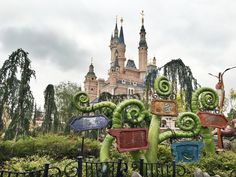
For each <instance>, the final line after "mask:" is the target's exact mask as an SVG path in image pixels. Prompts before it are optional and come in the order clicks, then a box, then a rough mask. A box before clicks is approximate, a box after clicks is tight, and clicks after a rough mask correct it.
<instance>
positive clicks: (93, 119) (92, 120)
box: [70, 115, 109, 132]
mask: <svg viewBox="0 0 236 177" xmlns="http://www.w3.org/2000/svg"><path fill="white" fill-rule="evenodd" d="M108 123H109V119H108V118H107V117H105V116H103V115H97V116H81V117H77V118H75V119H74V120H73V121H72V122H71V124H70V126H71V127H72V128H73V129H74V130H75V131H77V132H80V131H85V130H96V129H102V128H105V127H106V126H107V125H108Z"/></svg>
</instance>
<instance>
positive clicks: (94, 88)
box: [84, 17, 157, 101]
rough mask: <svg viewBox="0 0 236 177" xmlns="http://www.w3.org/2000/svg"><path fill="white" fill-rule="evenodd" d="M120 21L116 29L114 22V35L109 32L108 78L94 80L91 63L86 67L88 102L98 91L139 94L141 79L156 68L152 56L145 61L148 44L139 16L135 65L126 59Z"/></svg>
mask: <svg viewBox="0 0 236 177" xmlns="http://www.w3.org/2000/svg"><path fill="white" fill-rule="evenodd" d="M122 22H123V19H121V27H120V30H118V27H117V22H116V24H115V29H114V34H112V35H111V40H110V46H109V47H110V51H111V62H110V69H109V71H108V79H107V80H105V79H97V76H96V74H95V72H94V66H93V64H92V63H91V64H90V66H89V72H88V73H87V74H86V76H85V81H84V89H85V91H86V92H87V93H88V94H89V97H90V100H91V101H93V100H95V99H96V98H97V97H98V96H99V95H100V93H102V92H109V93H110V94H112V95H117V94H135V93H138V94H140V95H141V96H142V95H143V94H144V89H145V85H144V79H145V76H146V73H147V72H149V71H151V70H153V69H156V68H157V66H156V58H155V57H154V58H153V61H152V62H151V63H150V64H148V45H147V41H146V30H145V28H144V18H143V17H142V25H141V29H140V32H139V36H140V40H139V44H138V54H139V58H138V60H139V65H138V67H137V66H136V64H135V62H134V60H131V59H128V60H127V61H126V56H125V52H126V44H125V38H124V32H123V26H122Z"/></svg>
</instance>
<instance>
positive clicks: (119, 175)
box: [116, 158, 122, 177]
mask: <svg viewBox="0 0 236 177" xmlns="http://www.w3.org/2000/svg"><path fill="white" fill-rule="evenodd" d="M121 162H122V159H121V158H119V159H118V162H117V163H118V164H117V173H116V177H122V173H121Z"/></svg>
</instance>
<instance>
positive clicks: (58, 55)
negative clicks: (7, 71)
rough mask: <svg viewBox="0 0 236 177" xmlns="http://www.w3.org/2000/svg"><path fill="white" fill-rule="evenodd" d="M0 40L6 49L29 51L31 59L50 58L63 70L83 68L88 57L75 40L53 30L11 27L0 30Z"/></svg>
mask: <svg viewBox="0 0 236 177" xmlns="http://www.w3.org/2000/svg"><path fill="white" fill-rule="evenodd" d="M0 40H1V43H2V47H3V49H5V50H7V51H14V50H16V49H17V48H22V49H24V50H26V51H28V52H29V53H30V56H31V57H30V58H31V60H32V61H33V60H35V59H37V60H50V61H51V62H52V63H53V64H55V65H56V66H59V67H60V69H63V70H69V69H77V70H80V69H81V70H84V68H85V65H84V64H83V63H84V62H83V61H84V60H85V58H88V51H86V50H84V49H82V48H80V46H78V44H77V43H76V41H75V40H73V39H69V38H67V37H66V36H63V34H61V35H59V34H57V32H54V31H49V30H38V29H32V28H17V27H14V28H13V27H11V28H6V29H2V30H0ZM86 68H87V67H86Z"/></svg>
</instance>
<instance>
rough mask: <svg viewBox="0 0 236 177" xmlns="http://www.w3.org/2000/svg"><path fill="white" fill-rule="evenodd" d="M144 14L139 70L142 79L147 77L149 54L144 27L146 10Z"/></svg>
mask: <svg viewBox="0 0 236 177" xmlns="http://www.w3.org/2000/svg"><path fill="white" fill-rule="evenodd" d="M141 16H142V26H141V30H140V32H139V35H140V40H139V47H138V49H139V71H140V79H144V78H145V74H146V70H147V55H148V53H147V52H148V50H147V49H148V46H147V42H146V31H145V28H144V12H143V11H142V12H141Z"/></svg>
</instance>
